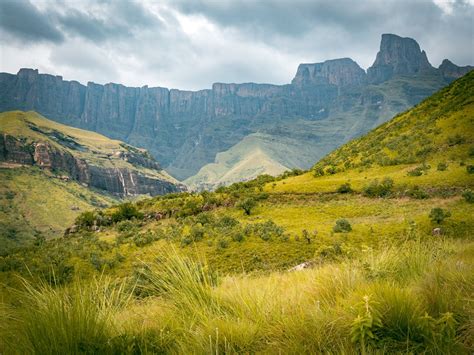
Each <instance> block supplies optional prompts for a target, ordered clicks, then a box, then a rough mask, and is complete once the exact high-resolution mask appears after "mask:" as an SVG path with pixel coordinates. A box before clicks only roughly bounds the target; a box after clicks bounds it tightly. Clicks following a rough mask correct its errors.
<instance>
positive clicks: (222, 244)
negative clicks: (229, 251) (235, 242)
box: [217, 238, 229, 249]
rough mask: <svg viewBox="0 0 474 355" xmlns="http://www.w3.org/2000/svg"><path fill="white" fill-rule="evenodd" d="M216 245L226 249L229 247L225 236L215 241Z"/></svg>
mask: <svg viewBox="0 0 474 355" xmlns="http://www.w3.org/2000/svg"><path fill="white" fill-rule="evenodd" d="M217 247H218V248H219V249H226V248H228V247H229V241H228V240H227V239H225V238H221V239H219V241H218V242H217Z"/></svg>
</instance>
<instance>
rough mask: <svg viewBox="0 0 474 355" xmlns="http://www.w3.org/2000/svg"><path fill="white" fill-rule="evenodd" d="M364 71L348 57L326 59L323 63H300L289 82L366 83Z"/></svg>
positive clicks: (299, 83) (320, 83) (302, 83)
mask: <svg viewBox="0 0 474 355" xmlns="http://www.w3.org/2000/svg"><path fill="white" fill-rule="evenodd" d="M366 80H367V79H366V75H365V71H364V70H363V69H362V68H361V67H359V65H358V64H357V63H356V62H354V61H353V60H352V59H350V58H342V59H334V60H327V61H325V62H323V63H315V64H300V65H299V67H298V71H297V72H296V76H295V78H294V79H293V81H292V82H291V83H292V84H293V85H295V86H298V87H302V86H307V85H328V84H330V85H336V86H338V87H341V86H351V85H353V86H357V85H363V84H365V83H366Z"/></svg>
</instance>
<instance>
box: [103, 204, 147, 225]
mask: <svg viewBox="0 0 474 355" xmlns="http://www.w3.org/2000/svg"><path fill="white" fill-rule="evenodd" d="M111 218H112V222H114V223H117V222H120V221H123V220H126V219H132V218H137V219H142V218H143V213H141V212H140V211H139V210H138V208H137V206H135V205H134V204H132V203H131V202H126V203H122V204H121V205H119V206H118V208H117V210H116V211H115V212H114V213H113V214H112V216H111Z"/></svg>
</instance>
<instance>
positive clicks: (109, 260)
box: [0, 72, 474, 354]
mask: <svg viewBox="0 0 474 355" xmlns="http://www.w3.org/2000/svg"><path fill="white" fill-rule="evenodd" d="M311 76H312V74H310V77H311ZM387 82H388V81H387ZM387 82H384V83H383V84H386V83H387ZM383 84H382V85H383ZM473 113H474V72H470V73H468V74H466V75H465V76H463V77H462V78H460V79H457V80H456V81H454V82H453V83H451V84H450V85H449V86H448V87H446V88H444V89H442V90H441V91H439V92H437V93H436V94H434V95H433V96H431V97H430V98H428V99H426V100H424V101H423V102H421V103H419V104H418V105H417V106H415V107H414V108H412V109H410V110H408V111H406V112H404V113H402V114H399V115H397V116H396V117H394V118H393V119H391V120H390V121H388V122H386V123H383V124H382V125H381V126H379V127H378V128H376V129H374V130H372V131H371V132H369V133H368V134H366V135H363V136H361V137H359V138H357V139H354V140H352V141H350V142H348V143H347V144H345V145H343V146H341V147H340V148H338V149H336V150H335V151H333V152H332V153H330V154H329V155H327V156H326V157H324V158H323V159H322V160H321V161H319V162H317V163H316V164H315V165H314V162H313V167H312V169H311V171H309V172H307V173H305V174H302V175H299V176H292V177H287V178H284V176H280V177H276V178H274V177H269V176H259V177H258V178H257V179H255V180H251V181H247V182H240V183H236V184H233V185H230V186H228V187H221V188H219V189H217V190H216V191H214V192H209V191H204V192H201V193H189V192H186V193H180V194H173V195H167V196H156V197H153V198H147V199H143V200H140V201H138V202H135V203H126V204H120V205H115V206H112V207H109V208H103V209H96V210H94V211H87V212H85V213H83V214H81V215H80V217H79V218H77V219H76V221H75V225H74V228H71V229H70V230H69V233H67V234H66V235H65V236H64V237H63V238H56V239H53V240H48V241H44V242H42V243H41V242H40V241H38V243H35V245H32V246H27V247H24V248H21V249H19V250H16V251H13V252H11V253H8V255H6V256H4V257H0V295H1V298H2V301H3V304H2V307H3V309H2V311H3V312H4V313H3V314H2V315H5V316H4V317H3V318H4V319H5V321H4V326H3V327H0V337H1V338H2V339H5V341H4V343H3V344H2V345H0V346H3V348H2V351H3V350H5V351H4V352H5V353H15V352H18V353H29V352H31V349H36V350H38V349H39V350H38V352H39V353H48V352H51V349H54V352H55V353H75V352H86V353H129V352H134V353H138V354H141V353H149V352H151V353H164V354H168V353H171V354H174V353H184V354H194V353H199V354H201V353H208V352H216V353H218V352H219V351H220V352H222V353H252V354H253V353H268V354H273V353H282V354H306V353H310V354H313V353H314V354H319V353H347V354H353V353H354V354H357V353H430V354H431V353H433V354H438V353H440V354H450V353H453V354H464V353H470V350H471V349H472V324H471V323H472V322H471V319H472V315H473V308H472V307H469V306H468V304H467V303H466V300H468V299H470V298H472V293H473V291H474V289H473V288H474V241H473V238H472V232H473V231H474V203H473V202H474V192H473V187H474V179H473V178H472V176H473V173H474V140H473V137H474V134H473V132H474V121H473V117H474V116H473ZM268 139H269V137H268V136H260V135H258V134H253V135H250V136H249V137H247V138H246V140H245V143H246V144H244V145H243V146H239V147H238V149H237V148H236V149H235V150H233V151H232V152H233V153H235V154H236V155H239V156H238V157H236V159H237V160H239V161H248V160H252V159H256V160H262V163H263V164H267V163H269V162H271V161H272V160H276V159H278V157H277V155H276V154H277V151H276V150H275V151H273V150H272V148H266V143H265V142H266V141H267V140H268ZM270 143H271V142H270ZM270 143H269V146H272V144H270ZM247 146H251V147H252V146H254V147H259V148H252V149H248V150H247V149H246V148H247ZM260 147H261V148H260ZM252 152H254V155H253V156H252ZM280 154H281V155H286V153H285V151H282V152H281V153H280ZM232 160H233V156H232V155H231V154H230V153H229V154H221V155H218V163H219V164H222V165H225V164H228V165H229V167H232V166H234V165H235V164H233V162H232ZM249 165H251V164H250V163H249ZM249 165H246V166H245V169H247V168H248V166H249ZM216 171H217V169H216ZM218 172H219V171H218ZM286 175H288V174H286ZM1 186H2V185H0V188H1ZM52 212H55V211H51V213H50V214H51V215H52V214H53V213H52ZM124 212H126V213H124ZM18 276H21V277H22V278H19V277H18ZM38 280H41V281H38ZM59 285H60V287H58V286H59ZM25 288H26V291H25ZM71 315H73V316H71ZM104 315H105V316H104ZM84 324H87V325H89V326H87V327H85V326H83V325H84ZM12 329H13V330H14V331H13V332H12V331H11V330H12ZM90 329H92V330H93V334H92V333H90V332H89V331H90ZM85 334H86V335H88V336H86V335H85ZM367 334H371V336H370V337H367V336H366V335H367ZM369 338H370V340H369Z"/></svg>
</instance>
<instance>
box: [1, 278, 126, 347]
mask: <svg viewBox="0 0 474 355" xmlns="http://www.w3.org/2000/svg"><path fill="white" fill-rule="evenodd" d="M22 283H23V290H22V291H20V292H18V293H17V299H18V302H19V307H17V308H15V309H10V314H9V320H10V324H11V325H12V328H11V329H10V331H9V332H8V333H7V334H5V338H6V348H7V349H8V351H9V352H12V353H20V354H29V353H36V354H65V353H67V354H77V353H97V352H105V351H107V350H110V348H111V342H110V339H112V338H113V336H114V334H115V330H116V329H115V324H114V321H113V317H114V315H115V314H116V313H117V312H118V311H119V310H120V309H121V308H123V307H125V306H126V304H127V302H128V301H129V297H130V293H129V292H127V291H126V289H125V284H124V283H119V284H115V283H114V282H112V280H110V279H108V278H104V277H101V278H98V279H95V280H93V281H89V282H80V281H77V282H74V283H73V284H72V285H71V286H69V287H67V288H66V287H54V286H51V285H50V284H49V283H47V282H40V283H39V284H33V283H31V282H29V281H27V280H26V279H22Z"/></svg>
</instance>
